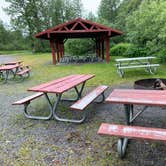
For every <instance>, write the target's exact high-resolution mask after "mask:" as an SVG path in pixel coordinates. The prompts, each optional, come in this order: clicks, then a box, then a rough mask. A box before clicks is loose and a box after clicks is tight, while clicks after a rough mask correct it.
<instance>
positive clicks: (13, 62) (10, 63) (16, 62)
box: [2, 60, 23, 65]
mask: <svg viewBox="0 0 166 166" xmlns="http://www.w3.org/2000/svg"><path fill="white" fill-rule="evenodd" d="M22 62H23V61H21V60H19V61H10V62H5V63H3V64H2V65H16V64H21V63H22Z"/></svg>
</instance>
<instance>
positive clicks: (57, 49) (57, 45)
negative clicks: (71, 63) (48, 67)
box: [56, 41, 59, 62]
mask: <svg viewBox="0 0 166 166" xmlns="http://www.w3.org/2000/svg"><path fill="white" fill-rule="evenodd" d="M56 54H57V61H58V62H59V41H57V42H56Z"/></svg>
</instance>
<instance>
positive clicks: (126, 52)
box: [110, 43, 148, 57]
mask: <svg viewBox="0 0 166 166" xmlns="http://www.w3.org/2000/svg"><path fill="white" fill-rule="evenodd" d="M110 53H111V55H113V56H124V57H139V56H147V55H148V50H147V49H146V48H142V47H137V46H136V45H134V44H130V43H120V44H117V45H115V46H114V47H112V48H111V50H110Z"/></svg>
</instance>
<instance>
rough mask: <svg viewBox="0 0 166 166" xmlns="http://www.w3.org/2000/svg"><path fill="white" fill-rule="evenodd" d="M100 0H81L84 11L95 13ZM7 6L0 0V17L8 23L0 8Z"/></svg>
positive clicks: (3, 0) (7, 17) (7, 18)
mask: <svg viewBox="0 0 166 166" xmlns="http://www.w3.org/2000/svg"><path fill="white" fill-rule="evenodd" d="M100 1H101V0H82V3H83V6H84V9H85V10H86V11H88V12H90V11H92V12H93V14H96V12H97V9H98V6H99V4H100ZM7 6H8V3H6V2H5V0H0V19H1V20H2V21H3V22H4V23H6V24H9V22H10V18H9V16H7V15H6V14H5V12H4V11H3V10H2V8H3V7H7Z"/></svg>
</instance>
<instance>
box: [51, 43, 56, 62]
mask: <svg viewBox="0 0 166 166" xmlns="http://www.w3.org/2000/svg"><path fill="white" fill-rule="evenodd" d="M54 45H55V42H54V41H53V40H50V47H51V50H52V61H53V64H54V65H56V56H55V46H54Z"/></svg>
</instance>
